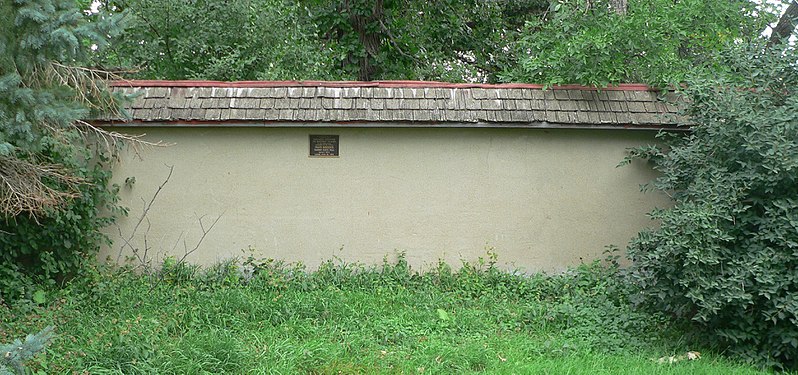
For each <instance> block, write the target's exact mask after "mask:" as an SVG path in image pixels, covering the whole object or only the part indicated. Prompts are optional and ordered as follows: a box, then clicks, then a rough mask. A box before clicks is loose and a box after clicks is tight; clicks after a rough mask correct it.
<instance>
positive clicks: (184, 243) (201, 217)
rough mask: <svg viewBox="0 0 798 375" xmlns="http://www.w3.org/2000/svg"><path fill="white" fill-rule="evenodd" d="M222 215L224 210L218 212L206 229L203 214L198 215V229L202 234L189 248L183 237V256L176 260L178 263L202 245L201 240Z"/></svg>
mask: <svg viewBox="0 0 798 375" xmlns="http://www.w3.org/2000/svg"><path fill="white" fill-rule="evenodd" d="M223 215H224V212H222V213H221V214H219V216H217V217H216V219H215V220H214V221H213V222H212V223H211V225H210V226H209V227H208V228H207V229H206V228H205V226H204V225H203V223H202V219H203V218H205V216H204V215H203V216H200V217H199V218H198V220H199V225H200V230H202V235H201V236H200V238H199V240H198V241H197V244H196V245H194V247H193V248H192V249H191V250H189V249H188V246H187V245H186V240H185V239H183V249H184V252H183V256H182V257H181V258H180V260H178V261H177V263H178V264H180V263H183V262H184V261H185V260H186V258H187V257H188V256H189V255H191V254H192V253H193V252H195V251H197V249H199V247H200V245H202V241H204V240H205V237H206V236H207V235H208V233H210V232H211V230H213V227H215V226H216V223H218V222H219V219H221V218H222V216H223Z"/></svg>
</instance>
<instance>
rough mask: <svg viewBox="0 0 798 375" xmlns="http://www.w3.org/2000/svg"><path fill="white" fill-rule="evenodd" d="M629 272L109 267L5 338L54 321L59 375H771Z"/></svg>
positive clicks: (5, 317)
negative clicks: (655, 297) (712, 338)
mask: <svg viewBox="0 0 798 375" xmlns="http://www.w3.org/2000/svg"><path fill="white" fill-rule="evenodd" d="M615 271H616V270H615V268H613V267H603V266H600V265H599V264H591V265H585V266H581V267H578V268H576V269H573V270H571V271H569V272H566V273H564V274H560V275H549V276H547V275H531V276H530V275H519V274H513V273H508V272H504V271H501V270H499V269H497V268H496V267H494V266H493V262H492V261H491V258H489V259H488V260H487V261H484V260H481V261H480V262H477V263H476V264H464V265H463V266H462V267H461V268H459V269H458V270H457V271H454V270H452V268H450V267H449V266H448V265H446V264H443V263H441V264H439V265H438V267H437V268H436V269H435V270H433V271H431V272H427V273H424V274H418V273H416V272H414V271H413V270H411V269H410V267H409V266H408V264H407V263H406V262H405V261H404V259H403V257H400V258H399V260H398V262H396V263H394V264H389V263H387V262H386V263H385V264H383V265H382V266H379V267H371V268H367V267H363V266H359V265H352V264H343V263H340V262H339V263H336V262H327V263H325V264H323V265H322V266H321V267H320V268H319V269H318V270H316V271H313V272H308V271H307V270H305V269H304V268H302V267H300V266H286V265H283V264H280V263H279V262H274V261H264V260H257V259H253V258H250V259H248V260H247V261H245V262H243V264H242V263H237V262H233V261H231V262H225V263H221V264H219V265H216V266H214V267H211V268H208V269H204V270H203V269H199V268H198V267H193V266H190V265H187V264H183V263H176V262H173V261H171V262H169V261H167V262H166V263H165V264H164V265H163V268H162V269H161V270H160V271H159V272H153V273H150V274H139V273H135V272H130V270H128V269H124V268H123V269H118V268H117V269H98V270H97V272H96V273H95V274H94V277H93V278H92V279H91V280H82V281H79V282H76V283H74V284H73V285H70V286H69V287H67V288H65V289H62V290H58V291H51V292H49V294H50V295H49V298H48V299H47V301H46V302H45V303H43V304H36V303H34V302H33V301H30V300H20V301H16V302H14V303H11V304H10V306H2V305H0V317H2V319H0V342H7V341H10V339H11V338H13V337H17V336H20V335H23V334H24V333H26V332H29V331H35V330H37V329H38V328H41V327H44V326H46V325H55V326H56V327H57V331H58V336H57V338H56V339H55V340H54V342H53V344H52V346H51V348H50V349H49V351H48V352H47V353H46V354H45V355H43V356H40V357H37V358H36V359H35V361H34V362H33V363H31V364H30V367H31V368H32V369H34V370H41V371H43V372H45V373H69V372H75V373H90V374H106V373H108V374H111V373H113V374H154V373H165V374H202V373H214V374H216V373H285V374H293V373H309V374H339V373H343V374H350V373H364V374H366V373H368V374H370V373H475V372H484V373H541V374H545V373H551V374H568V373H579V374H582V373H584V374H588V373H589V374H595V373H599V374H600V373H613V374H615V373H668V374H670V373H710V374H711V373H723V374H729V373H745V374H747V373H757V370H756V369H754V368H750V367H746V366H744V365H738V364H735V363H734V362H730V361H728V360H726V359H723V358H722V357H719V356H717V355H713V354H709V353H704V356H703V358H702V359H700V360H698V361H686V360H685V361H679V362H676V363H667V364H661V363H658V362H657V361H656V359H657V358H660V357H664V356H670V355H675V354H680V353H684V352H686V351H688V350H696V349H697V348H694V347H691V346H689V345H688V344H687V342H688V341H685V339H683V337H684V335H683V333H682V331H680V330H677V329H675V328H673V327H671V326H670V325H669V324H668V322H667V319H665V318H664V317H662V316H657V315H651V314H646V313H643V312H639V311H635V310H634V309H633V308H632V307H631V305H630V304H629V302H628V294H629V290H628V287H627V286H626V285H625V284H624V283H623V282H622V281H620V279H619V278H618V276H617V275H616V272H615Z"/></svg>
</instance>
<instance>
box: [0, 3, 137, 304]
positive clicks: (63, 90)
mask: <svg viewBox="0 0 798 375" xmlns="http://www.w3.org/2000/svg"><path fill="white" fill-rule="evenodd" d="M117 21H118V18H116V17H106V18H104V19H103V20H102V21H101V22H99V21H98V22H93V23H88V22H86V20H85V17H84V14H83V13H82V12H81V11H80V9H78V8H77V7H76V2H75V1H70V0H16V1H14V2H10V1H4V2H2V3H0V23H2V24H3V25H8V26H7V27H4V28H2V29H0V249H2V252H0V300H2V299H3V298H10V297H13V296H17V295H19V294H20V293H23V292H25V287H26V285H29V282H30V281H31V280H38V281H44V280H49V281H51V282H52V281H54V280H57V279H61V278H63V277H66V276H68V275H70V274H73V273H74V272H76V271H77V269H78V268H79V267H78V265H80V264H82V262H83V261H84V260H85V259H86V258H88V257H89V256H88V255H89V254H91V251H92V250H94V249H97V248H98V246H99V242H98V241H99V240H101V239H103V238H104V237H103V235H102V234H101V233H100V232H99V230H100V228H101V227H102V226H104V225H105V224H107V223H108V221H109V220H111V219H110V218H108V217H106V216H105V215H103V214H102V211H101V210H103V209H110V211H109V212H111V213H113V212H114V211H115V210H116V207H115V204H114V203H115V195H114V193H113V191H112V190H109V188H108V187H107V186H106V184H107V182H108V177H109V176H110V174H109V172H107V171H106V170H105V169H103V167H104V166H105V165H106V163H108V162H109V161H110V160H109V158H110V155H111V153H112V152H113V147H110V146H111V145H112V144H113V143H115V141H116V140H115V138H114V136H113V135H112V134H109V133H106V132H104V131H103V130H100V129H97V128H95V127H93V126H91V125H90V124H89V123H87V122H85V121H83V119H87V118H90V117H91V116H93V115H96V114H97V113H98V112H99V111H103V110H113V109H114V108H116V107H117V103H119V101H120V100H121V99H122V98H121V97H118V96H113V95H110V94H109V93H108V92H107V91H106V90H104V88H103V86H102V83H101V80H102V79H103V78H105V75H106V73H104V72H101V71H97V70H92V69H88V68H85V67H83V66H82V64H85V63H86V62H87V61H89V60H90V54H89V51H90V50H91V46H92V45H94V46H96V47H100V48H101V47H103V45H104V41H105V39H106V36H108V35H114V34H115V33H116V31H118V29H119V27H118V25H117V23H116V22H117ZM97 141H101V142H103V144H107V145H108V146H109V147H96V145H97Z"/></svg>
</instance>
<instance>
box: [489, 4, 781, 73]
mask: <svg viewBox="0 0 798 375" xmlns="http://www.w3.org/2000/svg"><path fill="white" fill-rule="evenodd" d="M610 3H611V2H609V1H606V0H590V1H587V0H569V1H559V2H556V3H553V7H552V9H551V12H550V13H549V14H547V15H546V16H545V17H543V18H540V19H534V20H530V21H529V22H528V23H527V25H526V27H525V28H524V30H523V31H522V32H521V35H520V37H519V41H518V43H517V44H516V45H515V48H516V49H517V50H518V54H519V55H520V56H523V57H521V58H520V59H519V63H518V64H517V65H516V66H514V67H513V68H512V69H509V70H508V71H507V72H505V74H504V75H503V78H504V80H508V81H527V82H539V83H548V84H570V83H581V84H589V85H596V86H599V87H603V86H607V85H608V84H614V83H622V82H644V83H649V84H654V85H663V84H674V83H681V82H684V81H685V79H686V78H687V75H688V74H689V73H690V72H693V71H695V70H696V69H705V70H709V71H713V70H717V69H722V68H723V67H721V66H718V64H721V62H720V61H717V60H716V59H714V56H715V54H716V53H717V52H719V51H721V50H723V49H724V48H726V47H727V45H729V44H732V43H734V42H740V41H746V40H750V39H752V38H756V37H757V36H758V34H759V33H760V32H761V31H762V30H763V29H764V27H765V26H766V25H767V23H768V22H770V21H772V16H771V15H770V14H769V13H767V12H762V11H761V9H760V11H759V13H755V12H754V11H755V10H756V9H758V8H757V4H755V3H753V2H751V1H748V0H733V1H714V0H698V1H672V0H630V1H628V3H627V9H626V12H625V13H619V12H615V11H612V9H613V8H612V7H611V6H610Z"/></svg>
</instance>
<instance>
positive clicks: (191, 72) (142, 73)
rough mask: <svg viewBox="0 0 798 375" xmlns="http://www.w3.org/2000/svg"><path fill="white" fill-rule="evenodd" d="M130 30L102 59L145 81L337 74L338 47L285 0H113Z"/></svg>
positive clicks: (109, 7) (326, 76)
mask: <svg viewBox="0 0 798 375" xmlns="http://www.w3.org/2000/svg"><path fill="white" fill-rule="evenodd" d="M101 9H106V10H109V11H111V12H112V13H119V12H124V13H125V18H126V25H127V28H126V30H125V34H124V37H123V38H121V39H118V40H116V43H113V44H112V45H111V47H110V48H108V49H107V50H106V51H105V53H104V54H103V57H104V61H103V64H105V65H106V66H108V65H110V66H118V67H124V68H126V69H131V70H133V71H134V74H132V75H131V76H133V77H136V78H145V79H213V80H233V81H235V80H277V79H283V80H284V79H336V78H340V77H338V76H335V75H334V72H333V71H332V70H331V69H330V68H329V65H330V61H332V57H331V55H332V51H331V50H330V49H329V48H325V46H324V45H323V44H322V43H320V42H319V41H318V40H317V39H316V38H315V35H316V29H317V27H316V25H315V24H314V23H313V22H311V19H310V17H309V15H308V14H307V11H306V10H305V9H304V8H303V7H301V6H300V5H299V4H298V3H296V2H292V1H286V0H263V1H256V0H232V1H224V2H220V1H215V0H199V1H186V0H163V1H161V0H159V1H154V0H108V1H106V2H104V3H103V7H102V8H101Z"/></svg>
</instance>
